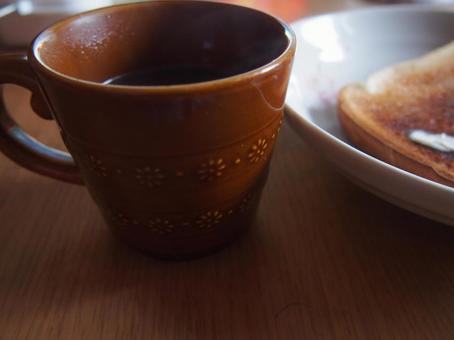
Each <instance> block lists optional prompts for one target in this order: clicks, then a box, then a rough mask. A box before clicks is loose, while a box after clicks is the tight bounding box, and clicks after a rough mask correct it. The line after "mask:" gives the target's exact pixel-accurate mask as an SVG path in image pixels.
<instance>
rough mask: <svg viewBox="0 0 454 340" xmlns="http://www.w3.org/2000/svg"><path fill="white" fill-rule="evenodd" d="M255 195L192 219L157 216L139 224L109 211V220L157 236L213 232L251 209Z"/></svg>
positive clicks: (248, 195)
mask: <svg viewBox="0 0 454 340" xmlns="http://www.w3.org/2000/svg"><path fill="white" fill-rule="evenodd" d="M255 197H256V196H255V193H253V192H250V193H248V194H247V195H246V196H244V197H243V198H242V199H241V201H240V202H238V203H237V204H236V205H235V206H233V207H230V208H226V209H225V210H221V209H213V210H208V211H205V212H201V213H194V214H191V215H192V217H189V218H188V216H185V217H184V216H183V217H184V218H183V217H176V218H173V217H169V216H166V217H162V216H157V217H153V218H150V219H147V220H144V222H140V221H139V220H138V219H132V218H129V217H128V216H127V215H126V214H124V213H121V212H114V211H109V214H108V216H109V219H110V220H111V221H112V223H114V224H116V225H118V226H121V227H134V226H137V227H141V228H146V229H148V230H149V231H151V232H152V233H155V234H158V235H163V236H164V235H170V234H173V233H176V232H183V233H187V232H189V233H192V232H194V231H196V230H199V231H201V230H205V231H209V230H214V229H215V228H217V227H218V226H220V225H221V224H222V223H223V222H224V220H226V221H227V220H228V219H229V218H232V217H234V215H236V216H240V215H243V214H245V213H246V212H248V211H249V210H250V208H251V207H252V205H253V204H252V203H253V201H254V198H255Z"/></svg>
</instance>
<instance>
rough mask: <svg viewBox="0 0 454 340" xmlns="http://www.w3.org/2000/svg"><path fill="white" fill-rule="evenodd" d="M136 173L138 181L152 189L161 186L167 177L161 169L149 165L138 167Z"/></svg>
mask: <svg viewBox="0 0 454 340" xmlns="http://www.w3.org/2000/svg"><path fill="white" fill-rule="evenodd" d="M135 173H136V179H137V181H138V182H139V183H140V184H142V185H144V186H147V187H148V188H150V189H153V188H157V187H159V186H160V185H161V184H162V182H163V181H164V179H165V178H166V176H165V175H164V173H163V171H162V170H161V169H159V168H154V169H153V168H151V167H149V166H146V167H143V168H136V169H135Z"/></svg>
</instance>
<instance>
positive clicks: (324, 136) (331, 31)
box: [286, 5, 454, 225]
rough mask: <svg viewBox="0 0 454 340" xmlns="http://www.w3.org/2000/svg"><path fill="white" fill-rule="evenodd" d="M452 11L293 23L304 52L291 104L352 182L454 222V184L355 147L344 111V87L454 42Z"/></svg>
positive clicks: (302, 128) (388, 12)
mask: <svg viewBox="0 0 454 340" xmlns="http://www.w3.org/2000/svg"><path fill="white" fill-rule="evenodd" d="M453 23H454V13H453V12H452V10H450V9H449V8H434V7H429V6H416V5H398V6H383V7H374V8H366V9H360V10H354V11H347V12H340V13H334V14H328V15H323V16H319V17H314V18H308V19H305V20H301V21H299V22H296V23H294V24H293V28H294V30H295V32H296V35H297V43H298V47H297V53H296V56H295V62H294V68H293V72H292V75H291V81H290V85H289V91H288V94H287V99H286V104H287V105H288V114H289V118H290V121H291V123H292V126H293V128H294V129H295V130H296V131H297V132H298V133H299V134H300V135H301V137H302V138H304V139H305V140H306V141H307V142H309V143H310V144H311V145H312V146H313V147H314V149H316V150H317V151H319V152H320V153H321V154H323V155H324V156H325V157H326V158H327V159H328V160H329V161H330V162H331V164H332V165H333V166H335V167H336V168H337V169H339V170H340V171H341V172H342V173H344V174H345V175H346V176H347V177H349V178H350V179H351V180H352V181H354V182H355V183H357V184H359V185H360V186H362V187H364V188H365V189H367V190H369V191H371V192H373V193H375V194H376V195H378V196H380V197H382V198H383V199H385V200H387V201H389V202H392V203H394V204H396V205H399V206H401V207H403V208H406V209H408V210H411V211H413V212H415V213H417V214H420V215H423V216H426V217H429V218H432V219H435V220H437V221H440V222H443V223H446V224H450V225H454V209H453V208H452V207H453V202H454V189H452V188H450V187H447V186H444V185H441V184H438V183H435V182H432V181H430V180H427V179H424V178H421V177H419V176H416V175H414V174H411V173H409V172H406V171H403V170H401V169H398V168H396V167H394V166H391V165H389V164H387V163H384V162H382V161H380V160H378V159H376V158H374V157H372V156H369V155H367V154H365V153H364V152H362V151H360V150H358V149H356V148H355V147H353V146H352V145H350V144H349V142H348V140H347V139H346V138H345V136H344V134H343V132H342V130H341V127H340V124H339V121H338V119H337V114H336V102H337V92H338V90H339V89H340V88H341V87H342V86H344V85H346V84H348V83H350V82H355V81H364V80H365V79H366V78H367V76H368V75H369V74H371V73H372V72H374V71H377V70H380V69H381V68H383V67H386V66H388V65H390V64H393V63H397V62H400V61H404V60H407V59H410V58H414V57H418V56H420V55H422V54H424V53H426V52H428V51H430V50H432V49H434V48H436V47H438V46H441V45H443V44H445V43H447V42H449V41H451V40H453V39H454V25H453Z"/></svg>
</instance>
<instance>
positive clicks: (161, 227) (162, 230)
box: [147, 218, 175, 235]
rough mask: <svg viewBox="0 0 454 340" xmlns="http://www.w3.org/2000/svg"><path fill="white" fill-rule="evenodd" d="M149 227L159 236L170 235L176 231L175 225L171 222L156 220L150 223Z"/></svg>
mask: <svg viewBox="0 0 454 340" xmlns="http://www.w3.org/2000/svg"><path fill="white" fill-rule="evenodd" d="M147 227H148V228H150V229H151V230H152V231H153V232H155V233H158V234H161V235H162V234H169V233H172V232H173V231H174V230H175V225H174V224H173V223H171V222H170V221H169V220H166V219H161V218H154V219H151V220H149V221H148V223H147Z"/></svg>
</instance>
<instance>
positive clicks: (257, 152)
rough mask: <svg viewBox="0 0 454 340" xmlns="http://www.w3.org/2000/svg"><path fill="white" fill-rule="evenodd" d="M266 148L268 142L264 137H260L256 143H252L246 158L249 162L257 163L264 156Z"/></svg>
mask: <svg viewBox="0 0 454 340" xmlns="http://www.w3.org/2000/svg"><path fill="white" fill-rule="evenodd" d="M267 148H268V142H267V141H266V139H265V138H260V139H259V140H258V141H257V143H255V144H254V145H252V147H251V149H250V150H249V154H248V158H249V161H250V162H251V163H257V162H258V161H260V160H261V159H263V158H264V156H265V152H266V149H267Z"/></svg>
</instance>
